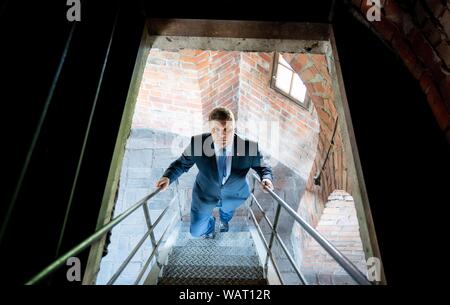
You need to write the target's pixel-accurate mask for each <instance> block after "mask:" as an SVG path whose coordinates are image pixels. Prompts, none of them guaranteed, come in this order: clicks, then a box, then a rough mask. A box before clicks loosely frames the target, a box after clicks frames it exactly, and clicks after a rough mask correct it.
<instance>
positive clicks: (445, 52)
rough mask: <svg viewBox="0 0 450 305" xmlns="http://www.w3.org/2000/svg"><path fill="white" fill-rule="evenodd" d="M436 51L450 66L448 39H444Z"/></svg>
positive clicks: (449, 66) (448, 66)
mask: <svg viewBox="0 0 450 305" xmlns="http://www.w3.org/2000/svg"><path fill="white" fill-rule="evenodd" d="M436 51H437V53H438V54H439V57H440V58H441V59H442V60H443V61H444V63H445V65H446V66H447V68H450V45H449V44H448V43H447V42H446V41H442V42H441V43H440V44H439V45H438V46H437V47H436Z"/></svg>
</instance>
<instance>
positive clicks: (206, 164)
mask: <svg viewBox="0 0 450 305" xmlns="http://www.w3.org/2000/svg"><path fill="white" fill-rule="evenodd" d="M194 164H196V165H197V167H198V170H199V172H198V174H197V177H196V179H195V184H194V188H193V191H192V200H193V202H192V204H193V206H195V205H196V203H198V204H217V203H218V202H219V201H220V199H222V200H223V201H225V200H227V201H232V202H231V203H234V204H236V205H238V204H239V203H241V202H242V201H244V200H246V199H247V198H248V196H249V195H250V189H249V186H248V183H247V180H246V175H247V173H248V171H249V170H250V168H253V169H254V170H255V171H256V172H257V173H258V175H259V176H260V178H261V179H266V178H267V179H270V180H272V179H273V176H272V168H271V167H270V166H269V165H268V164H267V163H266V162H265V160H264V157H263V155H262V154H261V152H260V150H259V148H258V143H257V142H253V141H250V140H247V139H243V138H241V137H239V136H238V135H237V134H234V143H233V154H232V161H231V173H230V176H229V177H228V179H227V180H226V182H225V183H224V184H223V185H222V184H221V182H220V180H219V173H218V169H217V163H216V156H215V152H214V146H213V141H212V136H211V133H203V134H200V135H196V136H193V137H191V142H190V144H189V145H188V147H187V148H186V149H185V150H184V152H183V153H182V155H181V156H180V157H179V158H178V159H177V160H175V161H174V162H172V163H171V164H170V166H169V167H168V168H167V170H166V171H165V172H164V174H163V176H164V177H168V178H169V179H170V183H172V182H173V181H175V180H176V179H178V177H179V176H180V175H181V174H183V173H185V172H187V171H188V170H189V169H190V168H191V167H192V166H193V165H194Z"/></svg>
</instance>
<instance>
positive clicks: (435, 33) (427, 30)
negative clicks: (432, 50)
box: [422, 20, 442, 46]
mask: <svg viewBox="0 0 450 305" xmlns="http://www.w3.org/2000/svg"><path fill="white" fill-rule="evenodd" d="M422 32H423V33H424V35H425V36H426V38H427V39H428V41H429V42H430V43H431V45H433V46H436V45H437V44H439V43H440V42H441V41H442V37H441V32H440V31H439V29H438V28H437V27H436V26H435V24H434V22H432V21H431V20H427V22H425V25H424V26H423V28H422Z"/></svg>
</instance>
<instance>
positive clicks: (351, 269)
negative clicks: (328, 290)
mask: <svg viewBox="0 0 450 305" xmlns="http://www.w3.org/2000/svg"><path fill="white" fill-rule="evenodd" d="M253 178H254V179H255V181H258V182H259V183H260V184H261V185H262V182H261V180H260V178H259V177H258V176H257V175H256V174H254V173H253ZM267 191H268V193H269V194H270V195H271V196H272V198H273V199H275V200H276V201H277V202H278V204H279V206H281V207H283V208H284V209H285V210H286V211H287V212H288V213H289V214H290V215H291V216H292V217H293V218H294V220H295V221H296V222H297V223H298V224H299V225H300V226H301V227H302V228H303V229H304V230H305V231H306V232H308V234H309V235H311V237H312V238H314V239H315V240H316V241H317V242H318V243H319V245H321V246H322V248H323V249H324V250H325V251H327V252H328V254H330V255H331V257H333V259H334V260H335V261H336V262H337V263H338V264H339V265H340V266H341V267H342V268H344V270H345V271H346V272H347V273H348V274H349V275H350V276H351V277H352V278H353V279H354V280H355V281H356V282H357V283H358V284H360V285H372V283H371V282H370V281H369V280H368V279H367V278H366V276H365V275H364V274H363V273H362V272H361V271H360V270H359V269H358V268H357V267H356V266H355V265H354V264H353V263H352V262H351V261H350V260H349V259H348V258H347V257H346V256H344V255H343V254H342V253H341V252H340V251H339V250H338V249H337V248H336V247H335V246H333V244H331V243H330V242H329V241H328V240H327V239H326V238H325V237H324V236H322V234H320V233H319V232H318V231H317V230H316V229H314V228H313V227H312V226H311V225H310V224H308V223H307V222H306V221H305V220H304V219H303V218H302V217H301V216H300V215H299V214H298V213H297V212H295V211H294V209H292V208H291V207H290V206H289V205H288V204H287V203H286V202H285V201H284V200H283V199H281V198H280V197H279V196H278V195H277V194H276V193H275V192H274V191H272V190H271V189H267ZM252 197H253V199H256V198H255V196H254V195H253V194H252ZM256 202H257V201H256ZM257 204H258V207H259V208H260V209H261V210H262V207H261V206H260V205H259V203H257ZM249 209H250V211H251V208H250V207H249ZM263 213H264V211H263ZM264 216H266V215H265V213H264ZM266 220H267V221H268V219H266ZM253 221H254V222H255V224H256V225H257V223H256V218H254V219H253ZM269 225H270V226H271V223H270V221H269ZM271 228H272V236H273V235H274V234H275V236H276V237H277V240H278V241H279V242H280V241H281V238H280V236H279V235H278V233H277V232H276V228H274V227H272V226H271ZM282 249H283V250H284V251H285V253H286V255H287V256H288V259H289V256H291V255H290V254H289V251H287V248H286V247H285V246H284V247H283V246H282ZM267 251H268V254H269V251H270V252H271V249H270V248H267ZM270 257H272V254H271V253H270ZM291 259H292V256H291ZM291 259H289V262H290V263H291V264H292V265H293V267H294V269H295V270H296V272H297V275H299V274H301V272H300V273H299V272H298V271H299V270H298V268H297V266H296V265H295V263H294V262H293V260H291ZM274 266H275V265H274ZM275 268H276V267H275ZM277 274H279V273H278V272H277ZM299 277H300V279H302V276H300V275H299ZM280 280H281V278H280ZM304 283H306V281H305V282H304Z"/></svg>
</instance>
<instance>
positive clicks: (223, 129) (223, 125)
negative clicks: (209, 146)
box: [209, 121, 234, 148]
mask: <svg viewBox="0 0 450 305" xmlns="http://www.w3.org/2000/svg"><path fill="white" fill-rule="evenodd" d="M209 125H210V129H211V135H212V138H213V141H214V143H215V144H216V145H218V146H219V147H221V148H222V147H225V146H227V145H228V144H229V143H231V142H232V140H233V135H234V122H233V121H210V122H209Z"/></svg>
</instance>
